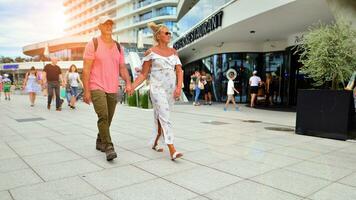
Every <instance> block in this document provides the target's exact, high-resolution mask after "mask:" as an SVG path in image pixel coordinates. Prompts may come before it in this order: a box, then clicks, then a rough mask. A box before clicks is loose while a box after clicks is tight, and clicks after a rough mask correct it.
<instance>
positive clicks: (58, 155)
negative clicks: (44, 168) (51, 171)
mask: <svg viewBox="0 0 356 200" xmlns="http://www.w3.org/2000/svg"><path fill="white" fill-rule="evenodd" d="M80 158H81V157H80V156H78V155H77V154H75V153H73V152H71V151H68V150H63V151H55V152H48V153H43V154H35V155H31V156H24V157H23V159H24V160H25V161H26V162H27V163H28V164H29V165H31V166H39V165H48V164H55V163H61V162H65V161H70V160H77V159H80Z"/></svg>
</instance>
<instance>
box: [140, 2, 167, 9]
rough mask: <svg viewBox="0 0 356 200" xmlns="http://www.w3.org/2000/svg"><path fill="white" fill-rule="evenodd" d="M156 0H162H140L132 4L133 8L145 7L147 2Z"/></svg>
mask: <svg viewBox="0 0 356 200" xmlns="http://www.w3.org/2000/svg"><path fill="white" fill-rule="evenodd" d="M157 1H162V0H146V1H141V2H139V3H136V4H134V9H140V8H142V7H145V6H147V5H149V4H152V3H155V2H157Z"/></svg>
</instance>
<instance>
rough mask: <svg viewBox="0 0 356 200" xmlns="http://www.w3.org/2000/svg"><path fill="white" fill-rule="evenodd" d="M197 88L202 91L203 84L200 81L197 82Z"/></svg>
mask: <svg viewBox="0 0 356 200" xmlns="http://www.w3.org/2000/svg"><path fill="white" fill-rule="evenodd" d="M198 87H199V89H201V90H204V84H203V83H202V82H201V81H199V83H198Z"/></svg>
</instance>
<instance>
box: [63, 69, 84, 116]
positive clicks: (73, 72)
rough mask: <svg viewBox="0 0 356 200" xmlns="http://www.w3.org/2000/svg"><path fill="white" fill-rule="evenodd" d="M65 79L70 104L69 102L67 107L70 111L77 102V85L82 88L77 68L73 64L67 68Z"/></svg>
mask: <svg viewBox="0 0 356 200" xmlns="http://www.w3.org/2000/svg"><path fill="white" fill-rule="evenodd" d="M66 78H67V83H68V84H69V85H68V86H69V87H70V95H71V98H70V102H69V107H70V108H71V109H75V103H76V101H77V96H78V87H79V83H80V85H81V86H82V87H83V82H82V80H80V75H79V73H78V69H77V66H75V65H74V64H73V65H71V66H70V67H69V70H68V72H67V74H66Z"/></svg>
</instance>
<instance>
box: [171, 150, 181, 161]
mask: <svg viewBox="0 0 356 200" xmlns="http://www.w3.org/2000/svg"><path fill="white" fill-rule="evenodd" d="M182 156H183V154H182V153H180V152H178V151H176V152H174V153H173V155H172V161H175V160H176V159H177V158H180V157H182Z"/></svg>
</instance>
